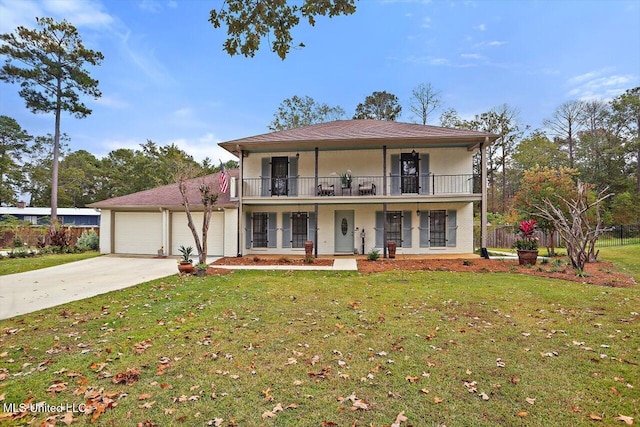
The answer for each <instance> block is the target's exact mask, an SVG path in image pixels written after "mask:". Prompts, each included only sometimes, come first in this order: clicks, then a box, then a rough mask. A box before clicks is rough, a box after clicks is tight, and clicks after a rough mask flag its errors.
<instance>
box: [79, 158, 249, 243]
mask: <svg viewBox="0 0 640 427" xmlns="http://www.w3.org/2000/svg"><path fill="white" fill-rule="evenodd" d="M227 173H228V174H229V175H228V177H229V179H230V185H229V190H227V192H225V193H222V192H220V180H219V174H218V173H216V174H212V175H207V176H205V177H200V178H194V179H190V180H188V181H187V182H186V184H187V197H188V200H189V206H190V208H191V213H192V217H193V222H194V225H195V227H196V230H197V231H198V233H199V234H201V233H202V217H203V211H204V206H203V205H202V202H201V199H200V192H199V190H198V187H199V186H200V184H201V183H202V182H203V180H204V181H206V182H207V183H210V184H211V185H212V187H213V191H214V192H217V193H219V197H218V200H217V202H216V205H215V207H214V211H213V213H212V215H211V221H210V223H209V232H208V244H207V254H208V255H210V256H236V255H237V253H238V234H237V230H238V211H237V207H238V199H237V197H236V194H235V187H236V179H237V177H238V170H229V171H228V172H227ZM90 206H91V207H93V208H96V209H100V216H101V219H100V226H101V230H100V231H101V232H100V252H101V253H103V254H133V255H157V254H158V250H160V249H162V250H163V252H164V254H165V255H179V251H178V248H179V247H180V246H181V245H184V246H193V247H194V249H195V242H194V239H193V234H192V233H191V229H189V227H188V225H187V215H186V213H185V210H184V206H183V205H182V196H181V194H180V190H179V189H178V184H177V183H176V184H169V185H164V186H161V187H157V188H153V189H150V190H145V191H140V192H138V193H133V194H129V195H126V196H121V197H114V198H112V199H107V200H103V201H101V202H96V203H93V204H91V205H90Z"/></svg>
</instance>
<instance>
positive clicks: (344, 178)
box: [340, 169, 353, 188]
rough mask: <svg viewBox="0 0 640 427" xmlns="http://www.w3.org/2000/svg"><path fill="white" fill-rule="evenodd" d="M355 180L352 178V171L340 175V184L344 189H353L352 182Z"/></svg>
mask: <svg viewBox="0 0 640 427" xmlns="http://www.w3.org/2000/svg"><path fill="white" fill-rule="evenodd" d="M352 180H353V178H352V177H351V170H349V169H347V171H346V172H345V173H341V174H340V182H341V185H342V188H351V181H352Z"/></svg>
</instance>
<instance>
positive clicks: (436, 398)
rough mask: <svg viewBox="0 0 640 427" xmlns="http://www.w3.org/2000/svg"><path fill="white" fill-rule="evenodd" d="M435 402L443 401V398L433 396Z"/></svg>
mask: <svg viewBox="0 0 640 427" xmlns="http://www.w3.org/2000/svg"><path fill="white" fill-rule="evenodd" d="M433 403H436V404H437V403H442V399H440V398H439V397H438V396H436V397H434V398H433Z"/></svg>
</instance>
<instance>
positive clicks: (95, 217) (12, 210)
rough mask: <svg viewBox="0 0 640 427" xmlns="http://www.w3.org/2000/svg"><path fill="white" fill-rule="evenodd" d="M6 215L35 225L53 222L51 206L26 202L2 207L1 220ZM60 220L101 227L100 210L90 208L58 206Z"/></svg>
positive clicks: (81, 225) (0, 209)
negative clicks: (27, 205) (31, 204)
mask: <svg viewBox="0 0 640 427" xmlns="http://www.w3.org/2000/svg"><path fill="white" fill-rule="evenodd" d="M5 215H11V216H14V217H16V218H17V219H19V220H23V221H27V222H29V223H31V224H33V225H46V224H50V223H51V208H30V207H26V206H25V203H24V202H20V203H18V206H17V207H0V221H2V217H3V216H5ZM58 221H59V222H60V223H62V224H64V225H72V226H75V227H99V226H100V212H98V211H96V210H95V209H90V208H58Z"/></svg>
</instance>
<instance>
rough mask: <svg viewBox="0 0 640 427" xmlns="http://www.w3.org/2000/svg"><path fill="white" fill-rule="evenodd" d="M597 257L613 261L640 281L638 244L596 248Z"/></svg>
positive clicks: (639, 251)
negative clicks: (597, 251) (598, 252)
mask: <svg viewBox="0 0 640 427" xmlns="http://www.w3.org/2000/svg"><path fill="white" fill-rule="evenodd" d="M598 250H599V251H600V254H599V255H598V259H602V260H606V261H611V262H613V263H615V264H616V265H617V266H618V267H619V268H620V269H621V270H622V271H626V272H627V273H629V274H631V275H632V276H633V277H634V278H635V279H636V282H638V283H640V245H628V246H613V247H609V248H600V249H598Z"/></svg>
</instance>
